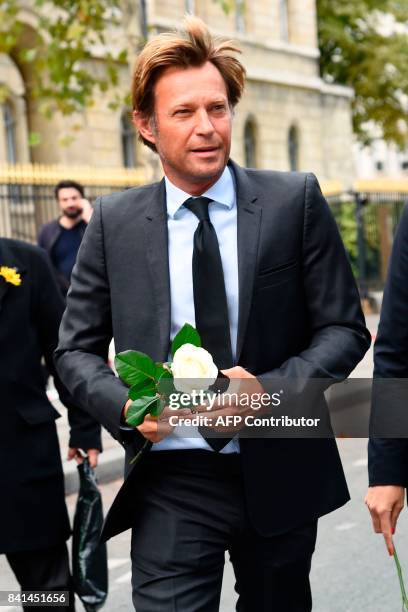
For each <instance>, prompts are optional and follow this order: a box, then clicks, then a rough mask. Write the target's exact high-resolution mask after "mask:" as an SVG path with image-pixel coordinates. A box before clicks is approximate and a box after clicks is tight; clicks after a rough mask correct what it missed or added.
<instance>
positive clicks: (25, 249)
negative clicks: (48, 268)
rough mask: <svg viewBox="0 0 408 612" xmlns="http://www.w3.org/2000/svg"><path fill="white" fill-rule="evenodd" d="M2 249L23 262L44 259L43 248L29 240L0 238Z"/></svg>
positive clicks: (45, 255)
mask: <svg viewBox="0 0 408 612" xmlns="http://www.w3.org/2000/svg"><path fill="white" fill-rule="evenodd" d="M0 240H1V243H2V247H3V248H2V251H6V252H7V253H10V254H11V255H12V256H13V257H15V258H16V259H20V260H24V262H27V263H28V262H29V263H33V262H39V261H44V259H46V257H47V254H46V253H45V251H44V249H41V248H40V247H38V246H37V245H35V244H31V243H30V242H23V241H22V240H17V239H15V238H1V239H0Z"/></svg>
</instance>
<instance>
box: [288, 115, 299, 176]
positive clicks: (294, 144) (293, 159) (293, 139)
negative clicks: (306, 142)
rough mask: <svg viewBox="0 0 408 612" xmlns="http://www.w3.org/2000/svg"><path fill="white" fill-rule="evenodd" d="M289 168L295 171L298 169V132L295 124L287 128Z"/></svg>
mask: <svg viewBox="0 0 408 612" xmlns="http://www.w3.org/2000/svg"><path fill="white" fill-rule="evenodd" d="M288 156H289V168H290V169H291V170H292V171H293V172H296V171H297V170H299V132H298V129H297V127H296V126H295V125H292V126H291V127H290V128H289V134H288Z"/></svg>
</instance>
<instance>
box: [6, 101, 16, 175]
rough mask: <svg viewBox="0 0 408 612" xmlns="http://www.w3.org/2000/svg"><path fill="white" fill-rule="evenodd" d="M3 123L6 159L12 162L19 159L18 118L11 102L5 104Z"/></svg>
mask: <svg viewBox="0 0 408 612" xmlns="http://www.w3.org/2000/svg"><path fill="white" fill-rule="evenodd" d="M3 123H4V131H5V143H6V159H7V161H8V162H9V163H10V164H15V163H16V161H17V147H16V119H15V116H14V112H13V107H12V106H11V104H10V102H7V101H6V102H5V103H4V104H3Z"/></svg>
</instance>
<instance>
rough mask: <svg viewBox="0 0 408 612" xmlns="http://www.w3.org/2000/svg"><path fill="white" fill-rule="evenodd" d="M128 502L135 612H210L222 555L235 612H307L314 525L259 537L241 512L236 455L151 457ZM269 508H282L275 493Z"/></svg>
mask: <svg viewBox="0 0 408 612" xmlns="http://www.w3.org/2000/svg"><path fill="white" fill-rule="evenodd" d="M259 468H260V469H262V466H259ZM265 486H271V483H268V482H267V481H265ZM134 501H135V504H136V511H135V514H136V516H135V522H134V525H133V530H132V549H131V556H132V587H133V603H134V607H135V609H136V611H137V612H157V611H158V610H165V611H166V612H217V611H218V609H219V602H220V593H221V585H222V576H223V569H224V554H225V551H226V550H228V551H229V554H230V558H231V562H232V564H233V567H234V572H235V578H236V585H235V590H236V591H237V593H238V595H239V597H238V603H237V608H236V609H237V610H238V611H239V612H254V610H256V612H309V611H310V610H311V609H312V598H311V592H310V583H309V572H310V566H311V558H312V554H313V551H314V547H315V542H316V534H317V521H313V522H311V523H308V524H305V525H302V526H301V527H298V528H296V529H293V530H292V531H290V532H289V533H285V534H283V535H279V536H274V537H269V538H265V537H262V536H260V535H259V534H258V533H257V532H256V531H255V530H254V528H253V527H252V525H251V522H250V519H249V517H248V513H247V510H246V507H245V501H244V491H243V482H242V471H241V465H240V456H239V455H235V454H234V455H220V454H218V453H211V452H207V451H201V450H185V451H157V452H150V453H149V455H148V456H147V457H146V459H145V466H144V470H143V474H142V476H141V480H140V483H139V486H138V489H137V491H135V500H134ZM276 503H278V504H284V503H285V500H283V499H279V491H277V499H276Z"/></svg>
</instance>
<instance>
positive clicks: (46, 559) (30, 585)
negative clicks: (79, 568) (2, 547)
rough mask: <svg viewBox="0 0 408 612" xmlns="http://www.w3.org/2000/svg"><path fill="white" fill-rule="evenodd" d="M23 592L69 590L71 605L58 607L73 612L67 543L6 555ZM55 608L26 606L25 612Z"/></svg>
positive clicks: (62, 610)
mask: <svg viewBox="0 0 408 612" xmlns="http://www.w3.org/2000/svg"><path fill="white" fill-rule="evenodd" d="M6 557H7V561H8V562H9V564H10V567H11V569H12V570H13V572H14V574H15V576H16V578H17V580H18V582H19V584H20V587H21V590H22V591H69V605H68V606H55V608H56V609H57V610H59V611H60V612H68V611H69V612H74V611H75V599H74V592H73V588H72V578H71V574H70V571H69V559H68V549H67V545H66V543H65V542H61V544H58V545H57V546H52V547H49V548H42V549H41V550H29V551H22V552H20V551H19V552H15V553H7V554H6ZM52 607H54V606H35V608H33V607H31V606H23V610H27V611H32V610H33V609H34V610H36V611H38V612H39V611H40V610H41V611H44V612H47V610H50V609H51V608H52Z"/></svg>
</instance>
